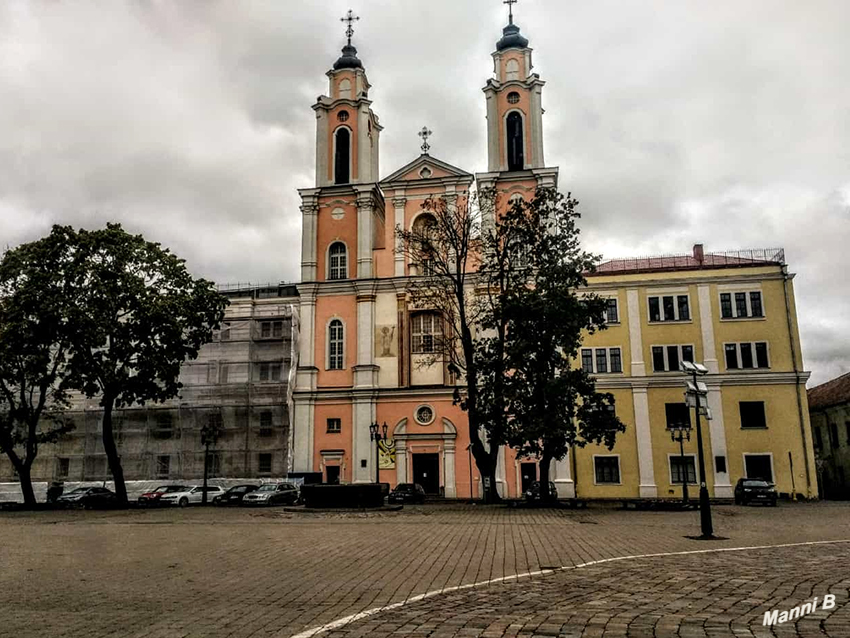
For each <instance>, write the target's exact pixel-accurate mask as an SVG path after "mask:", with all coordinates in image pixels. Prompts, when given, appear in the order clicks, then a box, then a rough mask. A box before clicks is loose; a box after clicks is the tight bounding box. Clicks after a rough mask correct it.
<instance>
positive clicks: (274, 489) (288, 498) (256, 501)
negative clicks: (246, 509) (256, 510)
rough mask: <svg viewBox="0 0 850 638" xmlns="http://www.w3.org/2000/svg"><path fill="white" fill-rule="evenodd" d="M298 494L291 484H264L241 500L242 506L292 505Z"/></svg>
mask: <svg viewBox="0 0 850 638" xmlns="http://www.w3.org/2000/svg"><path fill="white" fill-rule="evenodd" d="M299 496H300V493H299V491H298V488H297V487H295V486H294V485H293V484H292V483H266V484H265V485H260V487H258V488H257V489H256V490H254V491H253V492H249V493H248V494H246V495H245V496H244V497H243V498H242V503H241V504H242V505H294V504H295V503H296V502H297V501H298V497H299Z"/></svg>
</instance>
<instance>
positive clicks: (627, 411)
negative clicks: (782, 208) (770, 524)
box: [562, 245, 817, 498]
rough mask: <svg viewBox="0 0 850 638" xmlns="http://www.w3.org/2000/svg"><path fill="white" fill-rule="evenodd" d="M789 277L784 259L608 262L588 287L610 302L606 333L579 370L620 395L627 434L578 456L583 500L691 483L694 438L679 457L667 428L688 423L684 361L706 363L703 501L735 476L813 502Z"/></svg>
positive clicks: (574, 487) (748, 254)
mask: <svg viewBox="0 0 850 638" xmlns="http://www.w3.org/2000/svg"><path fill="white" fill-rule="evenodd" d="M792 279H793V275H791V274H789V272H788V269H787V266H786V265H785V263H784V254H783V252H782V251H781V250H760V251H738V252H734V253H715V254H709V253H705V252H704V251H703V247H702V246H701V245H696V246H694V251H693V254H692V255H682V256H671V257H658V258H647V259H630V260H626V259H623V260H614V261H608V262H605V263H603V264H602V265H601V267H600V268H599V270H598V272H597V273H595V274H594V275H592V276H591V277H589V279H588V280H589V284H590V290H591V291H593V292H595V293H597V294H599V295H600V296H603V297H606V298H608V299H609V300H610V301H609V310H608V317H607V323H608V329H607V330H604V331H600V332H598V333H596V334H594V335H591V336H589V337H587V338H586V339H585V342H584V344H583V349H582V351H581V359H582V365H583V367H585V369H587V370H589V371H592V372H593V373H594V374H595V376H596V378H597V386H598V388H599V389H600V390H606V391H610V392H612V393H613V394H614V396H615V397H616V403H617V412H618V414H619V416H620V418H621V420H622V421H623V422H624V423H626V424H627V430H626V432H625V433H624V434H622V435H620V436H619V437H618V439H617V444H616V446H615V447H614V449H613V450H612V451H610V452H609V451H608V450H607V449H606V448H604V447H598V446H588V447H586V448H583V449H578V450H576V453H575V458H574V459H573V462H572V463H571V465H570V468H569V469H570V470H572V472H571V473H573V474H574V481H573V482H572V484H571V485H570V484H569V481H564V480H563V479H562V482H564V483H565V487H566V488H567V489H566V490H565V491H569V492H573V493H576V494H577V495H578V496H580V497H589V498H604V497H667V496H673V495H678V494H679V493H680V492H681V485H682V480H683V479H684V478H685V477H687V478H688V482H689V483H690V482H692V481H693V482H696V483H698V482H699V481H698V478H699V477H698V476H697V465H698V464H697V462H696V452H697V447H696V436H695V432H694V433H692V437H691V440H690V441H689V442H686V443H685V455H686V458H685V461H684V464H683V463H682V461H681V459H680V455H679V444H678V443H676V442H674V441H673V440H672V438H671V435H670V430H669V427H670V426H673V425H677V424H680V423H682V422H689V423H690V424H691V425H692V426H693V425H695V424H694V422H693V421H694V410H693V409H690V410H689V409H688V408H687V406H686V405H685V403H684V400H685V399H684V389H685V388H684V382H685V377H684V375H683V374H682V373H681V372H680V371H679V363H680V362H681V361H682V360H690V361H697V362H700V363H703V364H704V365H705V366H706V367H707V368H708V370H709V374H708V375H706V376H705V377H704V378H703V379H702V380H703V381H704V382H705V383H706V384H707V386H708V389H709V392H708V407H709V411H710V413H711V417H712V418H711V420H710V421H708V422H706V420H705V419H704V418H703V420H702V426H703V437H704V449H705V455H706V475H707V476H706V482H707V485H708V489H709V493H710V494H712V495H713V496H716V497H731V496H732V491H733V489H734V486H735V483H736V481H737V480H738V479H739V478H742V477H750V478H753V477H762V478H766V479H768V480H772V481H774V482H775V483H776V487H777V490H778V491H780V492H784V493H789V494H790V493H792V492H796V493H797V494H800V495H803V496H807V497H814V496H816V495H817V481H816V478H815V477H816V474H815V465H814V455H813V444H812V437H811V428H810V425H809V421H808V407H807V403H806V391H805V383H806V379H807V378H808V373H806V372H804V371H803V370H802V363H801V362H802V355H801V352H800V341H799V337H798V328H797V320H796V310H795V306H794V291H793V284H792Z"/></svg>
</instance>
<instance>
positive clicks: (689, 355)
mask: <svg viewBox="0 0 850 638" xmlns="http://www.w3.org/2000/svg"><path fill="white" fill-rule="evenodd" d="M682 361H690V362H691V363H693V362H694V347H693V346H682Z"/></svg>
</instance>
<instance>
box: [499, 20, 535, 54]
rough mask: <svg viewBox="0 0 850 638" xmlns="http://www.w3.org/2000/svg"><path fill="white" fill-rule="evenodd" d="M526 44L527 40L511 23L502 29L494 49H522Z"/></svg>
mask: <svg viewBox="0 0 850 638" xmlns="http://www.w3.org/2000/svg"><path fill="white" fill-rule="evenodd" d="M527 46H528V40H527V39H526V38H524V37H522V34H520V32H519V27H518V26H517V25H515V24H513V23H511V24H509V25H508V26H506V27H505V28H504V29H502V39H501V40H499V41H498V42H497V43H496V51H504V50H505V49H510V48H511V47H519V48H520V49H524V48H525V47H527Z"/></svg>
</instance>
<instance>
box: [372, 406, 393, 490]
mask: <svg viewBox="0 0 850 638" xmlns="http://www.w3.org/2000/svg"><path fill="white" fill-rule="evenodd" d="M388 430H389V428H388V427H387V423H386V421H384V424H383V425H378V423H377V422H375V423H373V424H372V425H370V426H369V438H370V439H372V440H373V441H374V442H375V484H378V483H380V482H381V448H380V445H381V441H386V440H387V431H388Z"/></svg>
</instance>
